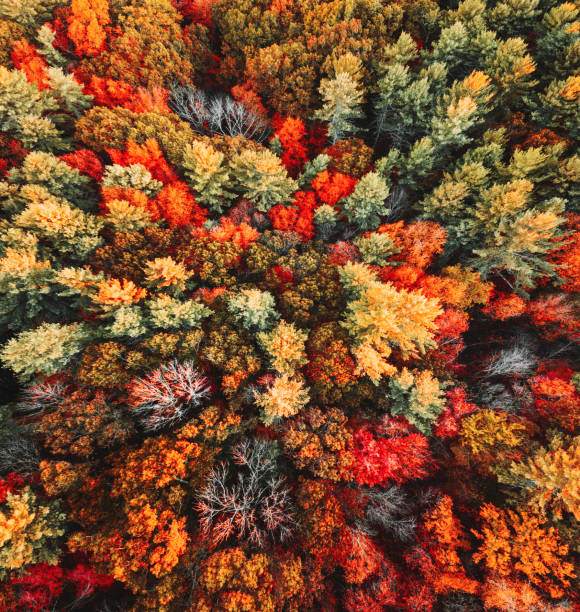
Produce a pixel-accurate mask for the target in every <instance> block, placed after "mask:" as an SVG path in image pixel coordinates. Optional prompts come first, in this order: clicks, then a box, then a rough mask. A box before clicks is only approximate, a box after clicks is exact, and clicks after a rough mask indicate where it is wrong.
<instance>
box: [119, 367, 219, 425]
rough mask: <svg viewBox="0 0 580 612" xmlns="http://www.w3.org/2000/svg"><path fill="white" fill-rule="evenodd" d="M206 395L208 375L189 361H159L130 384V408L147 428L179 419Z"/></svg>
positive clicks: (176, 421) (169, 423)
mask: <svg viewBox="0 0 580 612" xmlns="http://www.w3.org/2000/svg"><path fill="white" fill-rule="evenodd" d="M208 397H209V386H208V381H207V379H206V378H205V377H204V376H202V375H201V374H200V373H199V372H198V371H197V370H196V369H195V367H194V365H193V363H190V362H186V363H178V362H177V361H171V362H169V363H167V364H162V365H161V366H160V367H159V368H157V369H156V370H153V371H152V372H149V373H148V374H147V375H146V376H145V377H144V378H136V379H133V380H132V381H131V384H130V387H129V399H130V402H131V411H132V412H133V413H135V414H137V415H139V417H140V420H141V424H142V425H143V427H144V428H145V429H147V430H156V429H160V428H164V427H168V426H170V425H173V424H175V423H178V422H179V421H181V420H183V419H184V418H185V417H186V415H187V414H188V413H189V411H191V410H192V409H194V408H197V407H199V405H200V404H201V402H202V401H203V400H205V399H207V398H208Z"/></svg>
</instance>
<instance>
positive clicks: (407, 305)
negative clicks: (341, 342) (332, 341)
mask: <svg viewBox="0 0 580 612" xmlns="http://www.w3.org/2000/svg"><path fill="white" fill-rule="evenodd" d="M340 274H341V280H342V282H343V284H344V285H345V289H346V291H347V292H349V293H351V295H352V296H353V297H352V299H351V300H350V301H349V303H348V306H347V311H346V316H345V320H344V322H343V323H342V324H343V326H344V327H345V329H347V330H348V332H349V334H350V335H351V336H352V337H353V338H354V340H355V343H356V345H357V347H358V348H357V350H356V355H357V359H358V360H359V362H360V363H361V365H360V367H361V369H362V370H363V371H364V372H365V373H367V374H368V375H369V376H370V378H371V379H372V380H374V381H378V379H379V378H380V375H381V373H391V374H392V373H393V369H394V368H393V366H390V367H387V365H388V364H387V362H386V361H385V360H386V359H387V358H388V357H389V356H390V355H391V352H392V348H391V347H393V348H398V349H400V350H401V352H402V353H403V354H409V355H417V354H418V351H424V350H425V348H426V347H428V346H430V345H432V343H433V333H432V331H431V330H432V329H433V323H434V320H435V318H436V317H437V316H438V315H439V314H440V313H441V310H440V307H439V304H438V301H437V300H429V299H427V298H425V297H423V295H421V294H420V293H414V292H409V291H405V290H401V291H398V290H397V289H395V287H394V286H393V285H392V284H390V283H381V282H379V281H378V280H376V277H375V276H374V274H373V273H372V272H371V270H370V269H369V268H367V267H365V266H364V265H361V264H350V263H347V264H346V266H344V268H343V269H342V270H341V272H340ZM361 360H362V361H361ZM375 364H376V365H375Z"/></svg>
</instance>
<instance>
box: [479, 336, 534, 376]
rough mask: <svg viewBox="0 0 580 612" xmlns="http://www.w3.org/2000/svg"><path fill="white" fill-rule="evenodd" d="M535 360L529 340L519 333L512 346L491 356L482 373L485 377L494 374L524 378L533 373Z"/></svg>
mask: <svg viewBox="0 0 580 612" xmlns="http://www.w3.org/2000/svg"><path fill="white" fill-rule="evenodd" d="M537 361H538V358H537V356H536V354H535V352H534V350H533V345H532V342H531V340H530V339H529V338H527V337H526V336H524V335H519V336H517V337H516V338H515V340H514V343H513V345H512V346H509V347H507V348H505V349H502V350H501V351H499V352H498V353H495V354H494V355H492V356H491V359H490V361H489V363H488V364H487V366H486V367H485V369H484V371H483V373H484V376H485V378H494V377H496V376H515V377H518V378H524V377H528V376H531V375H532V374H533V372H534V370H535V369H536V364H537Z"/></svg>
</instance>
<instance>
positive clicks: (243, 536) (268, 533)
mask: <svg viewBox="0 0 580 612" xmlns="http://www.w3.org/2000/svg"><path fill="white" fill-rule="evenodd" d="M232 456H233V460H234V463H235V464H236V466H238V467H237V468H234V470H232V466H227V465H226V464H224V463H222V464H220V465H219V466H217V467H215V468H213V469H212V471H211V472H210V474H209V476H208V481H207V484H206V485H205V487H204V488H203V489H202V490H201V491H200V492H199V494H198V501H197V504H196V509H197V510H198V512H200V514H201V526H202V531H203V533H204V535H205V537H206V538H208V540H210V542H211V545H212V547H215V546H217V545H218V544H220V543H221V542H225V541H227V540H228V539H229V538H231V537H235V538H236V539H237V540H241V541H245V540H247V541H248V542H250V543H252V544H258V545H263V544H264V542H265V541H266V539H268V538H269V539H274V540H278V541H282V542H283V541H285V540H286V539H287V538H288V537H289V536H290V534H291V533H292V529H293V525H294V518H293V510H292V503H291V501H290V495H289V491H288V489H287V488H286V487H285V486H284V485H285V482H284V479H283V478H282V477H279V476H277V466H276V455H275V449H274V447H273V446H272V445H271V443H268V442H266V441H263V440H251V441H245V442H240V443H239V444H238V445H237V446H236V447H235V448H234V450H233V451H232ZM236 476H237V477H236Z"/></svg>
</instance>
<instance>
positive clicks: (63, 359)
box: [0, 323, 88, 380]
mask: <svg viewBox="0 0 580 612" xmlns="http://www.w3.org/2000/svg"><path fill="white" fill-rule="evenodd" d="M87 340H88V330H87V328H86V327H85V326H84V325H83V324H82V323H70V324H67V325H61V324H59V323H43V324H42V325H40V326H38V327H36V328H34V329H31V330H30V331H24V332H21V333H20V334H18V335H17V336H16V337H15V338H12V339H11V340H9V341H8V342H7V343H6V344H5V345H4V348H3V349H2V353H1V354H0V357H1V359H2V361H3V362H4V363H5V364H6V366H8V367H9V368H11V369H12V370H14V371H15V372H16V373H17V374H18V375H19V377H20V378H22V379H23V380H28V379H30V378H32V377H33V376H34V375H36V374H37V373H38V372H41V373H42V374H44V375H51V374H56V373H57V372H60V371H61V370H62V368H64V367H66V366H67V365H68V364H69V363H70V361H71V359H73V357H75V355H77V354H78V353H79V352H80V351H81V350H82V348H83V345H84V344H85V342H87Z"/></svg>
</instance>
